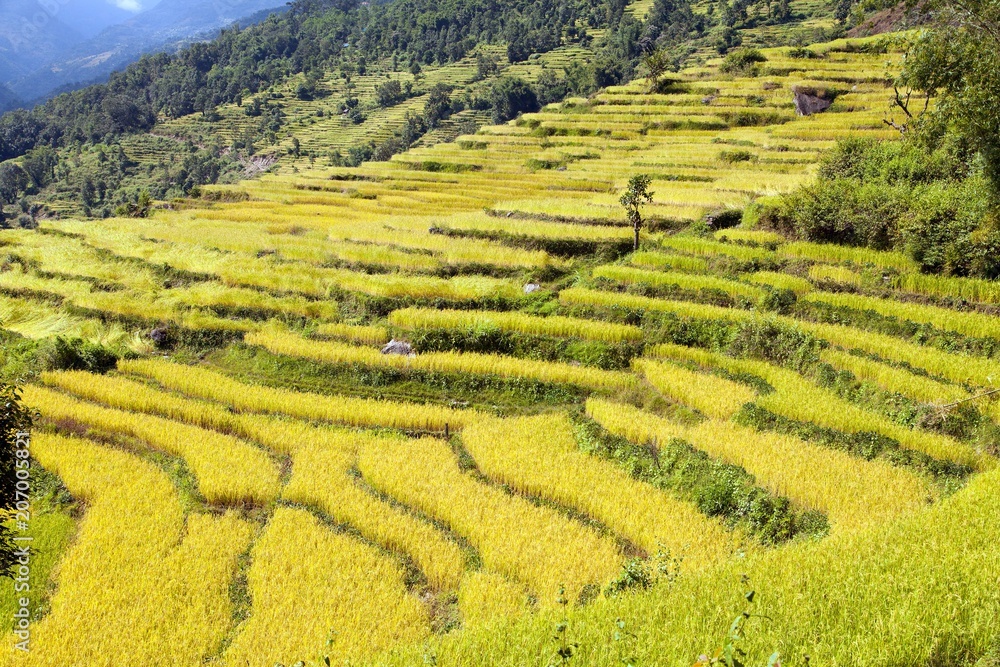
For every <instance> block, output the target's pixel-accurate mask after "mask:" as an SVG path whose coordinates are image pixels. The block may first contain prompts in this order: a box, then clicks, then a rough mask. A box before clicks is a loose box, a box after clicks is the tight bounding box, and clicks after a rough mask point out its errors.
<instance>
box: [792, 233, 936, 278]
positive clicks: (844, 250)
mask: <svg viewBox="0 0 1000 667" xmlns="http://www.w3.org/2000/svg"><path fill="white" fill-rule="evenodd" d="M778 255H779V256H780V257H791V258H795V259H811V260H813V261H816V262H826V263H830V264H837V263H840V262H851V263H853V264H857V265H859V266H864V265H866V264H872V265H874V266H879V267H883V268H887V269H897V270H898V271H902V272H904V273H912V272H915V271H917V269H918V267H917V263H916V262H914V261H913V260H912V259H910V258H909V257H907V256H906V255H904V254H903V253H899V252H886V251H883V250H871V249H869V248H853V247H850V246H843V245H834V244H832V243H808V242H805V241H796V242H794V243H785V244H784V245H782V246H781V247H780V248H778Z"/></svg>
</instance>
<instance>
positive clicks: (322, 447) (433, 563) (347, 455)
mask: <svg viewBox="0 0 1000 667" xmlns="http://www.w3.org/2000/svg"><path fill="white" fill-rule="evenodd" d="M313 436H314V437H313V438H311V440H312V446H303V447H300V448H298V449H297V451H296V452H295V454H294V455H293V458H292V478H291V480H289V482H288V486H286V487H285V490H284V493H283V494H282V495H283V497H284V498H285V499H286V500H289V501H291V502H294V503H302V504H305V505H312V506H316V507H319V508H320V509H321V510H322V511H323V512H325V513H326V514H328V515H330V516H331V517H333V519H334V520H335V521H339V522H342V523H347V524H350V525H352V526H354V527H355V528H357V529H358V531H360V532H361V534H362V535H364V536H365V538H367V539H369V540H371V541H372V542H375V543H377V544H379V545H381V546H383V547H385V548H387V549H389V550H391V551H395V552H399V553H404V554H407V555H408V556H410V557H411V558H412V559H413V561H414V562H415V563H416V564H417V566H418V567H419V568H420V569H421V571H422V572H423V573H424V574H425V575H426V576H427V580H428V582H429V583H430V584H431V586H434V587H435V588H438V589H442V590H454V589H456V588H458V585H459V582H460V580H461V578H462V574H463V572H464V571H465V555H464V554H463V553H462V550H461V549H460V548H459V547H458V546H457V545H456V544H455V543H453V542H450V541H448V540H447V539H445V537H444V536H443V535H442V534H441V533H440V532H439V531H438V530H436V529H435V528H434V527H432V526H431V525H429V524H427V523H424V522H422V521H420V520H418V519H416V518H414V517H413V516H411V515H409V514H407V513H405V512H403V511H401V510H398V509H396V508H394V507H392V506H391V505H388V504H386V503H384V502H382V501H380V500H378V499H376V498H375V497H374V496H372V495H370V494H368V493H366V492H365V491H364V490H362V489H361V488H360V487H358V486H357V484H356V483H355V482H354V480H353V478H352V477H351V476H350V470H351V468H353V467H354V466H355V464H356V462H357V457H358V451H359V450H361V449H367V448H379V447H381V446H383V444H384V443H386V442H387V441H390V443H391V444H394V443H395V441H396V440H398V439H399V438H392V439H390V438H387V437H385V436H372V435H366V434H363V433H352V432H347V431H345V432H340V433H338V432H334V431H330V430H325V429H314V434H313Z"/></svg>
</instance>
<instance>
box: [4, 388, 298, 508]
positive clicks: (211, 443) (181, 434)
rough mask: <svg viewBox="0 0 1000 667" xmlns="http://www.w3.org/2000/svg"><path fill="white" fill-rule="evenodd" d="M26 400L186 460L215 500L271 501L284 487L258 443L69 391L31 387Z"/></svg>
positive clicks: (56, 417)
mask: <svg viewBox="0 0 1000 667" xmlns="http://www.w3.org/2000/svg"><path fill="white" fill-rule="evenodd" d="M24 400H25V402H26V403H27V404H28V405H31V406H33V407H35V408H37V409H39V410H41V412H42V415H44V416H45V417H46V418H48V419H50V420H53V421H55V422H59V421H69V422H78V423H81V424H85V425H87V426H90V427H92V428H95V429H98V430H100V431H105V432H107V433H112V434H122V435H129V436H132V437H135V438H138V439H139V440H142V441H143V442H145V443H146V444H148V445H149V446H150V447H153V448H155V449H160V450H162V451H164V452H167V453H168V454H172V455H174V456H179V457H181V458H183V459H184V460H185V461H186V462H187V464H188V465H189V466H190V467H191V471H192V472H193V473H194V475H195V477H196V478H197V480H198V489H199V490H200V491H201V493H202V495H204V496H205V499H206V500H208V501H209V502H211V503H238V502H246V501H249V502H253V503H258V504H267V503H269V502H271V501H272V500H274V499H275V498H276V497H277V495H278V490H279V471H278V467H277V465H276V464H275V463H274V462H273V461H271V459H270V458H268V456H267V454H265V453H264V451H262V450H261V449H258V448H257V447H254V446H253V445H251V444H249V443H247V442H244V441H242V440H239V439H237V438H234V437H232V436H229V435H224V434H222V433H216V432H214V431H207V430H205V429H202V428H198V427H196V426H189V425H187V424H181V423H179V422H174V421H170V420H169V419H164V418H162V417H154V416H150V415H143V414H137V413H133V412H125V411H123V410H115V409H111V408H104V407H101V406H98V405H94V404H92V403H86V402H84V401H80V400H77V399H75V398H70V397H69V396H66V395H64V394H60V393H58V392H55V391H52V390H50V389H43V388H41V387H33V386H29V387H26V388H25V390H24Z"/></svg>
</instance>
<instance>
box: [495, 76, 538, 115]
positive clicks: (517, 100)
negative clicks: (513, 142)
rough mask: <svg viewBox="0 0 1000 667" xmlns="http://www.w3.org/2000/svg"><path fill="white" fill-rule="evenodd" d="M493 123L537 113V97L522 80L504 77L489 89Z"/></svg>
mask: <svg viewBox="0 0 1000 667" xmlns="http://www.w3.org/2000/svg"><path fill="white" fill-rule="evenodd" d="M490 106H491V107H492V112H493V113H492V116H493V122H494V123H503V122H506V121H508V120H510V119H511V118H515V117H516V116H517V115H518V114H521V113H529V112H532V111H538V108H539V107H538V97H537V96H536V95H535V91H533V90H532V89H531V86H529V85H528V84H527V83H526V82H525V81H524V79H520V78H517V77H512V76H505V77H503V78H501V79H500V80H498V81H497V82H496V83H494V84H493V87H492V88H490Z"/></svg>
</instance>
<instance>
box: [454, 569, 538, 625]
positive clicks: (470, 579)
mask: <svg viewBox="0 0 1000 667" xmlns="http://www.w3.org/2000/svg"><path fill="white" fill-rule="evenodd" d="M458 609H459V611H461V613H462V621H463V624H464V625H465V627H470V626H478V625H484V624H486V623H489V622H491V621H499V622H509V621H510V620H511V619H515V618H517V617H519V616H522V615H523V614H524V613H525V612H527V611H528V609H529V608H528V593H527V591H525V590H524V586H521V585H519V584H516V583H514V582H513V581H511V580H510V579H508V578H507V577H505V576H503V575H502V574H498V573H496V572H488V571H484V570H477V571H474V572H469V573H468V574H466V575H465V578H464V579H463V580H462V585H461V587H459V589H458Z"/></svg>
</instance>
